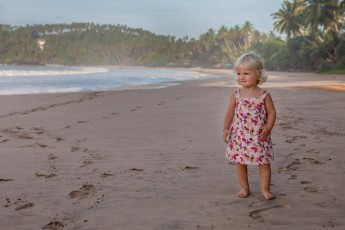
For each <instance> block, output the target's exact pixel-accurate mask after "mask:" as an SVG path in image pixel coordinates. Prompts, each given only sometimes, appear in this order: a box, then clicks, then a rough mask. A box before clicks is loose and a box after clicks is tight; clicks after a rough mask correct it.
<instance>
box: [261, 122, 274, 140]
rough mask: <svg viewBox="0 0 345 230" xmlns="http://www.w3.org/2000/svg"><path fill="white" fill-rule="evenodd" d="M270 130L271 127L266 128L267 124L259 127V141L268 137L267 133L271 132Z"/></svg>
mask: <svg viewBox="0 0 345 230" xmlns="http://www.w3.org/2000/svg"><path fill="white" fill-rule="evenodd" d="M271 130H272V129H270V128H268V127H267V126H265V127H263V128H262V129H261V133H260V136H259V141H265V140H266V139H267V137H269V135H270V134H271Z"/></svg>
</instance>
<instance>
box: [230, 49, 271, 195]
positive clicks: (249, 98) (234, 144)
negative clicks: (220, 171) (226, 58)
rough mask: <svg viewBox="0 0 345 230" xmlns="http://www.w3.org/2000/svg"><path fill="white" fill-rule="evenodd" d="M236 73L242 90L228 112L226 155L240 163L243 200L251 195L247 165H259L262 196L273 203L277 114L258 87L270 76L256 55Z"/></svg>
mask: <svg viewBox="0 0 345 230" xmlns="http://www.w3.org/2000/svg"><path fill="white" fill-rule="evenodd" d="M234 71H235V72H236V74H237V82H238V84H239V85H240V86H241V87H240V88H238V89H236V90H235V91H234V92H232V94H231V96H230V100H229V104H228V108H227V111H226V113H225V118H224V130H223V139H224V142H225V143H227V145H228V147H227V149H226V152H225V156H226V158H227V159H229V160H230V161H231V162H234V163H236V164H237V178H238V181H239V184H240V186H241V190H240V192H239V193H238V196H239V197H242V198H246V197H247V196H248V195H249V193H250V189H249V183H248V171H247V165H258V166H259V173H260V183H261V193H262V195H263V196H264V197H265V198H266V199H267V200H270V199H273V198H274V197H275V195H274V194H273V193H271V192H270V182H271V167H270V163H271V161H273V151H272V142H271V137H270V134H271V131H272V128H273V126H274V123H275V119H276V111H275V108H274V104H273V101H272V98H271V96H270V94H269V93H268V92H267V91H266V90H264V89H262V88H260V87H258V85H259V84H262V83H263V82H264V81H265V80H266V78H267V77H266V76H265V75H264V74H263V64H262V61H261V59H260V58H259V57H258V56H257V55H255V54H253V53H245V54H243V55H242V56H240V57H239V58H238V59H237V60H236V62H235V65H234Z"/></svg>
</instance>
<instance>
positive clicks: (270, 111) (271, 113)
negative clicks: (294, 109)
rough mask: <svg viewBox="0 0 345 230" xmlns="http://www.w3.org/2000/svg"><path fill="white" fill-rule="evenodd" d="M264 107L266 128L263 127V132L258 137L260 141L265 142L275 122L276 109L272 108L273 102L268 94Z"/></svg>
mask: <svg viewBox="0 0 345 230" xmlns="http://www.w3.org/2000/svg"><path fill="white" fill-rule="evenodd" d="M265 107H266V112H267V123H266V126H265V127H263V130H262V132H261V135H260V137H259V140H260V141H264V140H266V138H267V137H268V136H269V135H270V134H271V131H272V129H273V126H274V123H275V121H276V109H275V108H274V104H273V100H272V97H271V95H270V94H268V95H267V96H266V98H265Z"/></svg>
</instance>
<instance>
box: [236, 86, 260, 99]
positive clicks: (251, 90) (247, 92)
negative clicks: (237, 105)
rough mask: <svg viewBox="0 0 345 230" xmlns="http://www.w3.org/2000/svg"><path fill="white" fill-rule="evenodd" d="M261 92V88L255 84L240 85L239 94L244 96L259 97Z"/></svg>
mask: <svg viewBox="0 0 345 230" xmlns="http://www.w3.org/2000/svg"><path fill="white" fill-rule="evenodd" d="M261 93H262V89H261V88H260V87H258V86H257V85H255V86H253V87H241V88H240V95H241V97H244V98H250V97H259V96H260V95H261Z"/></svg>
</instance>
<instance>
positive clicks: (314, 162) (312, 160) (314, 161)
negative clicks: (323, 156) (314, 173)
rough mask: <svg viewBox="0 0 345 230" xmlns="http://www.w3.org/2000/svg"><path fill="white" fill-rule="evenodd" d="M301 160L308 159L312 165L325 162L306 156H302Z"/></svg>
mask: <svg viewBox="0 0 345 230" xmlns="http://www.w3.org/2000/svg"><path fill="white" fill-rule="evenodd" d="M303 160H308V161H310V164H312V165H322V164H327V163H326V162H323V161H318V160H315V159H313V158H308V157H304V158H303Z"/></svg>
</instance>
